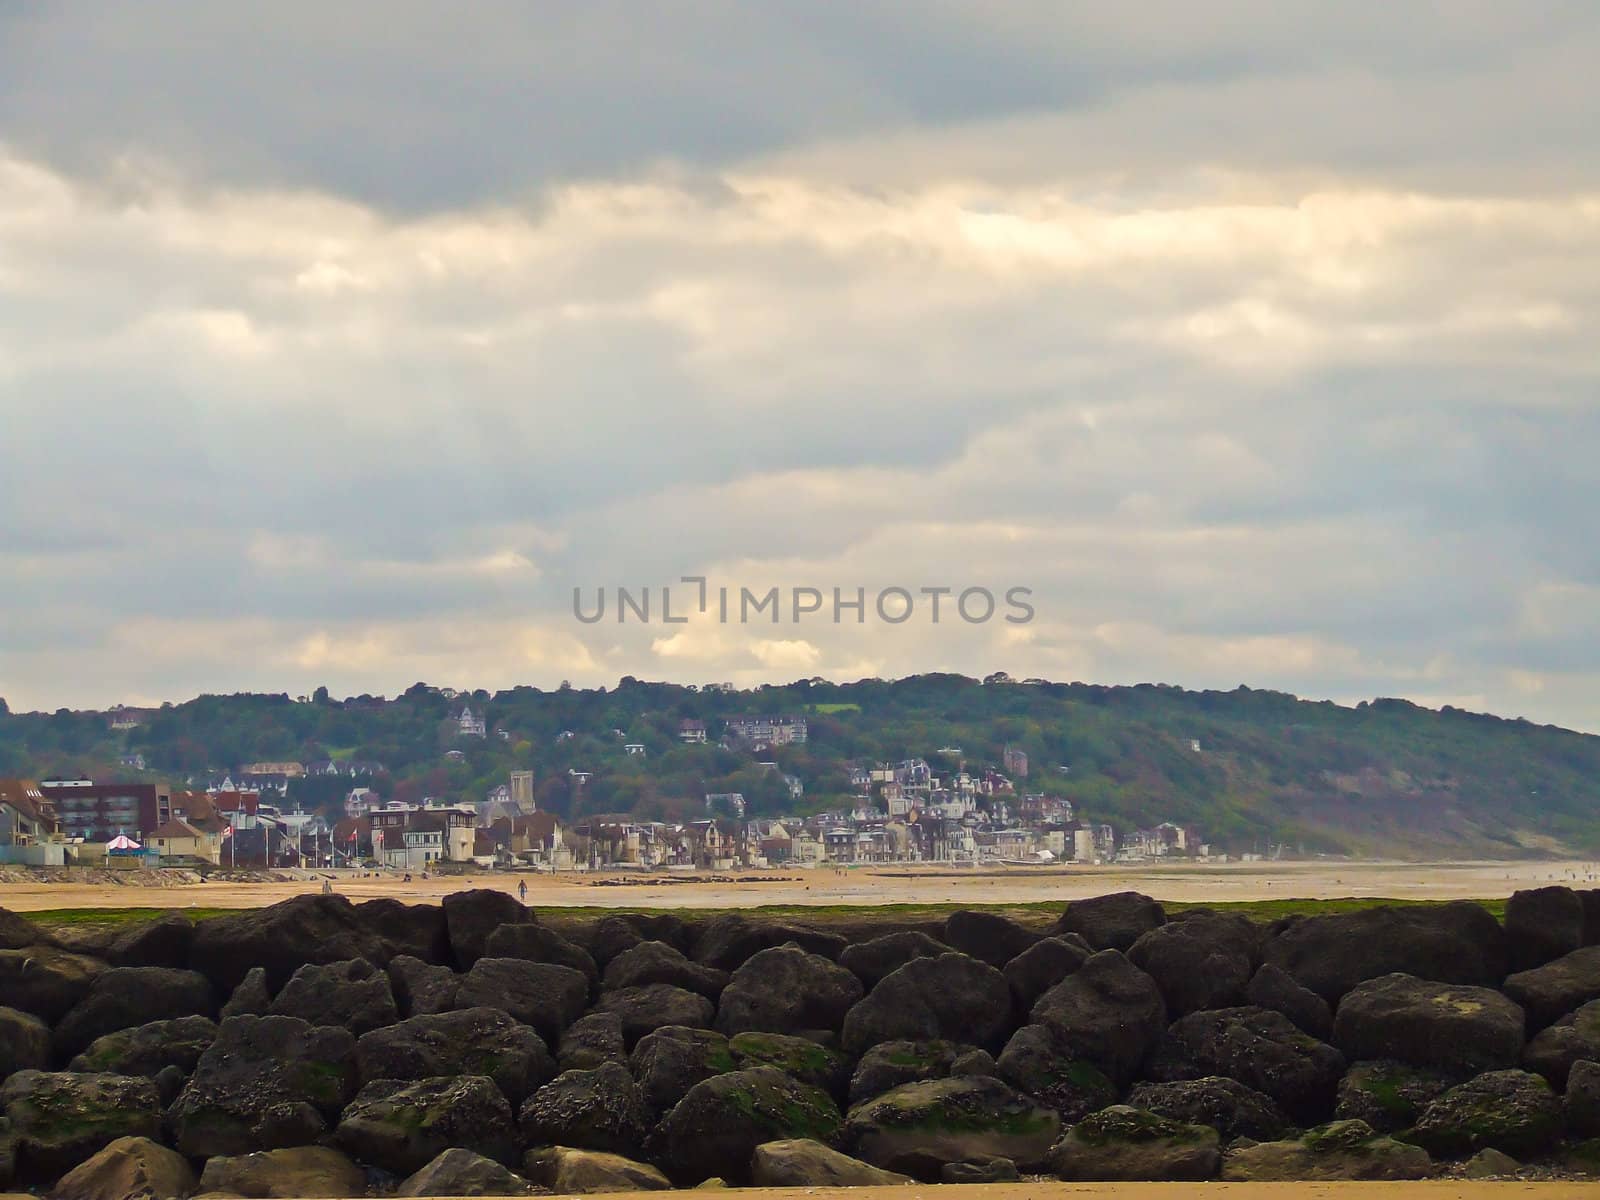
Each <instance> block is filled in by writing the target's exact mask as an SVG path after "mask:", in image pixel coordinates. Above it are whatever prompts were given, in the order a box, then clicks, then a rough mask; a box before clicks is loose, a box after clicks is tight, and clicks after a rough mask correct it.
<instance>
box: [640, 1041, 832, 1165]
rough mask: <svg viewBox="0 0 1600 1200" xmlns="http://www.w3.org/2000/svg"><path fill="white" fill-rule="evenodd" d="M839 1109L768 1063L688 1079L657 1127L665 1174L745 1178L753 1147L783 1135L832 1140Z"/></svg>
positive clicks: (829, 1142) (818, 1090)
mask: <svg viewBox="0 0 1600 1200" xmlns="http://www.w3.org/2000/svg"><path fill="white" fill-rule="evenodd" d="M839 1131H840V1117H839V1110H838V1108H837V1107H836V1106H835V1105H834V1103H833V1101H832V1099H830V1098H829V1096H828V1094H827V1093H826V1092H824V1091H823V1090H822V1089H821V1088H814V1087H810V1086H808V1085H807V1084H803V1083H800V1082H799V1081H798V1080H795V1079H791V1078H790V1077H789V1076H787V1075H785V1074H784V1073H783V1072H782V1071H779V1070H777V1069H776V1068H773V1067H756V1068H754V1069H753V1070H748V1071H732V1072H729V1073H728V1074H726V1075H717V1076H714V1077H713V1078H711V1079H706V1080H703V1081H701V1082H700V1083H697V1084H695V1085H694V1086H693V1087H692V1088H690V1089H689V1091H688V1094H686V1095H685V1096H684V1098H683V1099H682V1100H680V1101H678V1103H677V1104H676V1105H674V1106H673V1108H672V1111H671V1112H669V1113H668V1114H667V1115H666V1116H665V1117H664V1118H663V1119H662V1121H661V1124H660V1125H659V1126H658V1127H657V1130H656V1134H655V1143H656V1145H657V1147H658V1151H659V1159H660V1161H661V1162H662V1164H663V1165H664V1166H665V1167H666V1169H667V1173H668V1174H669V1175H671V1176H673V1177H674V1178H676V1179H678V1180H679V1181H681V1182H684V1183H691V1182H699V1181H700V1180H702V1179H705V1178H708V1177H709V1176H712V1175H723V1176H724V1177H725V1178H727V1179H729V1180H730V1181H731V1182H739V1183H743V1182H746V1181H747V1180H748V1179H749V1175H750V1161H751V1158H752V1156H753V1155H754V1153H755V1149H756V1147H757V1146H760V1145H763V1144H765V1143H767V1142H774V1141H781V1140H784V1139H787V1138H810V1139H813V1140H815V1141H819V1142H822V1143H823V1144H824V1145H836V1144H837V1143H838V1140H839Z"/></svg>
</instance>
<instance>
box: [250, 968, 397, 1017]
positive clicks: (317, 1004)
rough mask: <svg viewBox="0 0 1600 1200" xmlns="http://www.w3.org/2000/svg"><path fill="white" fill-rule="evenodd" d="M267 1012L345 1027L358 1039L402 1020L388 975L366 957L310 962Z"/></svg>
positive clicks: (289, 983)
mask: <svg viewBox="0 0 1600 1200" xmlns="http://www.w3.org/2000/svg"><path fill="white" fill-rule="evenodd" d="M267 1011H268V1012H269V1013H271V1014H272V1015H274V1016H282V1017H299V1018H301V1019H302V1020H305V1021H310V1022H313V1023H314V1024H317V1025H343V1026H344V1027H345V1028H346V1029H348V1030H349V1031H350V1032H351V1033H353V1034H355V1035H356V1036H357V1037H360V1036H361V1035H362V1034H363V1033H366V1032H368V1031H369V1030H373V1029H382V1028H383V1027H384V1026H385V1025H393V1024H394V1023H395V1022H396V1021H398V1020H399V1019H400V1008H399V1006H398V1005H397V1004H396V1003H395V999H394V989H393V988H391V987H390V986H389V976H388V975H387V974H386V973H385V972H384V971H383V970H382V969H381V968H379V967H375V966H373V965H372V964H371V963H369V962H368V961H367V960H366V959H364V958H356V959H351V960H350V961H348V962H341V963H308V964H307V965H306V966H303V967H301V968H300V969H299V970H298V971H296V972H295V973H294V974H293V975H291V976H290V977H289V982H288V983H286V984H284V985H283V990H282V991H280V992H279V993H278V994H277V996H276V997H275V998H274V999H273V1001H272V1006H271V1008H269V1009H268V1010H267Z"/></svg>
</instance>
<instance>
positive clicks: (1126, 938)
mask: <svg viewBox="0 0 1600 1200" xmlns="http://www.w3.org/2000/svg"><path fill="white" fill-rule="evenodd" d="M1166 923H1167V914H1166V913H1165V912H1164V911H1162V908H1161V905H1159V904H1157V903H1156V902H1155V901H1154V900H1152V899H1150V897H1149V896H1144V895H1140V894H1139V893H1138V892H1114V893H1112V894H1111V895H1109V896H1095V897H1093V898H1092V899H1088V900H1074V901H1073V902H1072V903H1071V904H1069V905H1067V910H1066V912H1064V913H1062V914H1061V919H1060V920H1059V921H1057V922H1056V932H1057V933H1076V934H1079V935H1081V936H1082V937H1083V939H1084V941H1086V942H1088V943H1089V946H1090V948H1091V949H1094V950H1127V949H1129V948H1130V947H1131V946H1132V945H1133V944H1134V942H1136V941H1138V940H1139V939H1140V938H1141V937H1142V936H1144V935H1145V934H1147V933H1149V932H1150V931H1151V930H1152V929H1156V928H1159V927H1160V926H1162V925H1165V924H1166Z"/></svg>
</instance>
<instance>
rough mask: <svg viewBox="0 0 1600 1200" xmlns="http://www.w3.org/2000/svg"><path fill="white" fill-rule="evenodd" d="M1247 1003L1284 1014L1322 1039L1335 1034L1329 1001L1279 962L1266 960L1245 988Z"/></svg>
mask: <svg viewBox="0 0 1600 1200" xmlns="http://www.w3.org/2000/svg"><path fill="white" fill-rule="evenodd" d="M1244 999H1245V1003H1246V1004H1253V1005H1255V1006H1256V1007H1257V1008H1270V1009H1271V1010H1272V1011H1273V1012H1278V1013H1282V1014H1283V1015H1284V1016H1286V1017H1288V1018H1289V1020H1291V1021H1293V1022H1294V1023H1295V1024H1296V1025H1298V1026H1299V1027H1300V1028H1301V1029H1302V1030H1304V1031H1305V1032H1306V1033H1309V1034H1310V1035H1311V1036H1312V1037H1314V1038H1316V1039H1317V1040H1319V1041H1323V1042H1325V1041H1327V1040H1328V1039H1329V1038H1331V1037H1332V1036H1333V1009H1332V1007H1330V1006H1329V1004H1328V1002H1327V1001H1326V1000H1324V999H1323V998H1322V997H1321V996H1319V995H1317V994H1316V993H1315V992H1313V991H1312V990H1311V989H1310V988H1308V987H1302V986H1301V985H1300V983H1299V982H1297V981H1296V979H1295V977H1294V976H1293V975H1291V974H1289V972H1287V971H1285V970H1284V969H1283V968H1282V967H1280V966H1278V965H1277V964H1276V963H1262V964H1261V966H1259V967H1258V968H1256V973H1255V974H1254V975H1252V976H1250V982H1249V984H1248V985H1247V986H1246V987H1245V991H1244Z"/></svg>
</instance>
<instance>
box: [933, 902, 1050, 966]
mask: <svg viewBox="0 0 1600 1200" xmlns="http://www.w3.org/2000/svg"><path fill="white" fill-rule="evenodd" d="M1042 936H1043V935H1042V934H1039V933H1035V932H1034V931H1033V930H1031V929H1024V928H1023V927H1022V926H1021V925H1018V924H1017V923H1016V922H1015V921H1013V920H1011V919H1010V918H1008V917H1002V916H1000V915H999V914H998V913H989V912H976V911H972V910H969V909H962V910H959V911H957V912H953V913H951V914H950V916H949V917H947V918H946V919H945V923H944V940H945V943H946V944H947V945H948V946H949V947H950V948H951V949H952V950H955V951H958V952H959V953H961V954H966V955H970V956H971V957H973V958H976V959H977V960H978V961H980V962H986V963H988V964H989V965H990V966H991V967H1003V966H1005V965H1006V964H1007V963H1008V962H1010V961H1011V960H1012V959H1013V958H1015V957H1016V956H1017V955H1019V954H1021V953H1022V952H1023V951H1024V950H1026V949H1028V947H1030V946H1032V945H1033V944H1034V943H1035V942H1037V941H1038V940H1039V939H1040V938H1041V937H1042Z"/></svg>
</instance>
